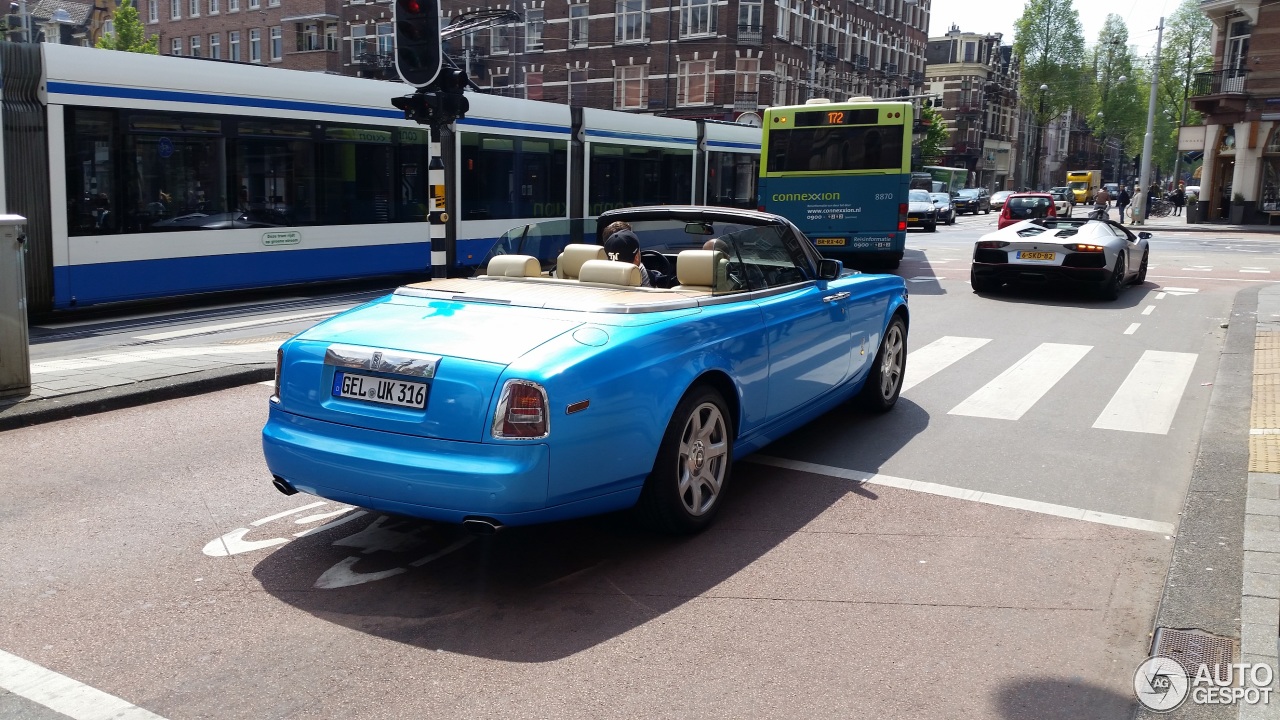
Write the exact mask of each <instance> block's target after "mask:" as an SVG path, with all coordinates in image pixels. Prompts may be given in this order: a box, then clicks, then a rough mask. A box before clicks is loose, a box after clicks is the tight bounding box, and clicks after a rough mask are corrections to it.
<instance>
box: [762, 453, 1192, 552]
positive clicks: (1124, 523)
mask: <svg viewBox="0 0 1280 720" xmlns="http://www.w3.org/2000/svg"><path fill="white" fill-rule="evenodd" d="M743 460H744V461H745V462H749V463H755V464H757V465H769V466H772V467H780V468H785V469H787V470H798V471H800V472H807V473H811V474H814V475H826V476H827V477H835V478H842V479H845V480H853V481H854V482H857V483H865V484H868V485H882V486H884V487H895V488H899V489H901V490H912V491H915V492H921V493H926V494H929V495H941V496H943V497H950V498H956V499H959V500H970V501H972V502H979V503H983V504H986V505H998V506H1000V507H1007V508H1014V509H1016V510H1026V511H1029V512H1034V513H1040V514H1042V515H1055V516H1057V517H1064V518H1070V519H1073V520H1082V521H1084V522H1091V523H1098V524H1100V525H1112V526H1115V527H1123V528H1129V529H1132V530H1143V531H1146V532H1153V533H1158V534H1161V535H1172V534H1173V531H1174V527H1173V523H1166V522H1160V521H1158V520H1145V519H1143V518H1135V517H1128V516H1125V515H1113V514H1111V513H1103V512H1097V511H1094V510H1085V509H1084V508H1075V507H1070V506H1067V505H1057V504H1054V503H1047V502H1040V501H1039V500H1027V499H1025V498H1017V497H1011V496H1009V495H997V494H996V493H989V492H982V491H981V490H969V489H966V488H958V487H953V486H950V485H939V484H938V483H931V482H924V481H921V480H908V479H906V478H900V477H893V476H892V475H882V474H880V473H867V472H860V471H858V470H847V469H845V468H839V467H832V466H830V465H818V464H816V463H807V462H803V461H800V460H788V459H786V458H778V457H771V456H768V455H748V456H747V457H746V458H744V459H743Z"/></svg>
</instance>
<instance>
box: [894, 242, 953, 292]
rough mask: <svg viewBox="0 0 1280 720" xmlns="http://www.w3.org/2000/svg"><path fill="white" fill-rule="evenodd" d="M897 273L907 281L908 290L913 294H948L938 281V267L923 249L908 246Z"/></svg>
mask: <svg viewBox="0 0 1280 720" xmlns="http://www.w3.org/2000/svg"><path fill="white" fill-rule="evenodd" d="M944 270H945V268H944ZM895 274H896V275H898V277H901V278H902V279H903V280H906V281H907V292H909V293H911V294H912V295H946V294H947V291H946V290H944V289H943V288H942V285H941V284H939V283H938V277H939V276H938V269H937V268H935V267H934V266H933V264H932V263H931V262H929V256H928V255H927V254H926V253H925V252H924V251H923V250H912V249H910V248H907V249H906V250H905V251H903V253H902V265H901V266H899V268H898V271H897V272H896V273H895ZM942 277H946V275H945V274H944V275H943V276H942Z"/></svg>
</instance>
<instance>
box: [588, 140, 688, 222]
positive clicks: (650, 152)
mask: <svg viewBox="0 0 1280 720" xmlns="http://www.w3.org/2000/svg"><path fill="white" fill-rule="evenodd" d="M590 177H591V191H590V203H589V211H590V214H591V215H599V214H600V213H602V212H605V211H606V210H612V209H614V208H620V207H632V206H636V205H687V204H688V203H689V202H691V198H692V189H693V151H692V150H677V149H674V148H653V147H643V146H631V145H609V144H605V143H596V144H593V145H592V146H591V174H590Z"/></svg>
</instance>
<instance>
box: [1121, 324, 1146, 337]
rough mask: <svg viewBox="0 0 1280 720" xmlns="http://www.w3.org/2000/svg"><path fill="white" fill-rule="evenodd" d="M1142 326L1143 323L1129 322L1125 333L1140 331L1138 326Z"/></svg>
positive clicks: (1130, 333)
mask: <svg viewBox="0 0 1280 720" xmlns="http://www.w3.org/2000/svg"><path fill="white" fill-rule="evenodd" d="M1140 327H1142V323H1130V324H1129V327H1127V328H1125V331H1124V334H1125V335H1132V334H1134V333H1136V332H1138V328H1140Z"/></svg>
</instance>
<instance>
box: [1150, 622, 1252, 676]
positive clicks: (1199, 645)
mask: <svg viewBox="0 0 1280 720" xmlns="http://www.w3.org/2000/svg"><path fill="white" fill-rule="evenodd" d="M1235 651H1236V642H1235V640H1232V639H1231V638H1227V637H1222V636H1220V635H1210V634H1209V633H1207V632H1205V631H1203V630H1175V629H1173V628H1163V627H1162V628H1156V635H1155V640H1154V642H1153V643H1152V650H1151V654H1152V655H1163V656H1164V657H1167V658H1169V659H1171V660H1174V661H1175V662H1177V663H1178V664H1179V665H1181V666H1182V669H1183V670H1186V671H1187V676H1188V677H1195V676H1196V671H1198V670H1199V669H1200V664H1201V663H1204V664H1205V665H1208V666H1209V669H1210V672H1212V671H1213V668H1214V666H1215V665H1223V666H1225V665H1230V664H1231V663H1233V662H1235Z"/></svg>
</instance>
